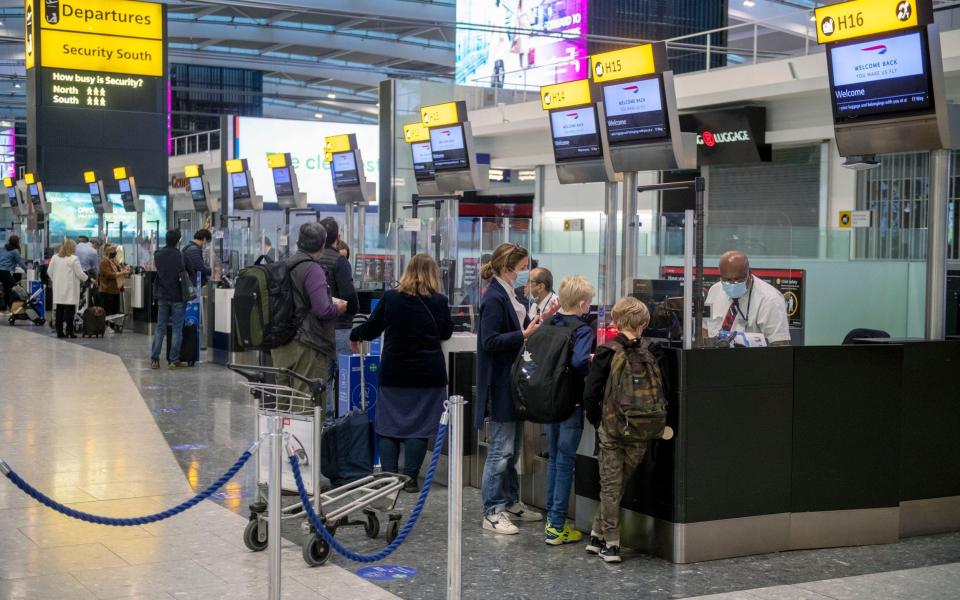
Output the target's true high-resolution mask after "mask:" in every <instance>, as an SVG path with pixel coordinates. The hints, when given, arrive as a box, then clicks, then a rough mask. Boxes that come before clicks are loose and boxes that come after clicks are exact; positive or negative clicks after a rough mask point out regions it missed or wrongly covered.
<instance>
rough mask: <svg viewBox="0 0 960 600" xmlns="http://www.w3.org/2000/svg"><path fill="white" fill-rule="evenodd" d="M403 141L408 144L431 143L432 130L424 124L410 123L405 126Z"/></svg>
mask: <svg viewBox="0 0 960 600" xmlns="http://www.w3.org/2000/svg"><path fill="white" fill-rule="evenodd" d="M403 139H404V141H405V142H407V143H408V144H415V143H417V142H429V141H430V130H429V129H428V128H427V126H426V125H424V124H423V123H409V124H407V125H404V126H403Z"/></svg>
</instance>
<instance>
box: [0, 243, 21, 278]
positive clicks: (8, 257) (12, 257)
mask: <svg viewBox="0 0 960 600" xmlns="http://www.w3.org/2000/svg"><path fill="white" fill-rule="evenodd" d="M17 267H20V268H21V269H23V270H24V271H26V270H27V263H25V262H23V257H22V256H20V251H19V250H17V249H16V248H14V249H13V250H7V248H6V246H0V271H10V272H11V273H12V272H13V270H14V269H16V268H17Z"/></svg>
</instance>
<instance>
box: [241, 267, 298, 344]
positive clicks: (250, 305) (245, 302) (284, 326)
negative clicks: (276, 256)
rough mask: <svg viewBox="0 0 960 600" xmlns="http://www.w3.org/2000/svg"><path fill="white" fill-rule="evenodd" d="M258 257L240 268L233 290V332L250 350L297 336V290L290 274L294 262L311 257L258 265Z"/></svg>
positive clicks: (287, 340)
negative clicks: (244, 267)
mask: <svg viewBox="0 0 960 600" xmlns="http://www.w3.org/2000/svg"><path fill="white" fill-rule="evenodd" d="M262 259H263V257H260V258H258V259H257V262H255V263H254V264H253V266H252V267H247V268H246V269H243V270H241V271H240V273H239V275H237V281H236V284H235V285H234V292H233V301H232V310H233V325H234V332H235V334H236V335H237V336H238V337H239V342H240V344H241V345H242V346H243V347H244V348H246V349H251V350H270V349H273V348H279V347H280V346H283V345H285V344H289V343H290V341H291V340H292V339H293V338H294V336H296V335H297V330H298V329H300V320H299V319H297V305H296V302H295V301H294V294H296V293H297V291H296V289H295V286H294V285H293V279H292V278H291V277H290V274H291V273H292V271H293V269H294V268H296V267H297V266H298V265H301V264H303V263H305V262H310V261H312V260H313V259H312V258H304V259H301V260H298V261H295V262H293V263H290V264H288V263H287V261H285V260H278V261H276V262H272V263H268V264H262V262H263V261H262Z"/></svg>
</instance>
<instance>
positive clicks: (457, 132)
mask: <svg viewBox="0 0 960 600" xmlns="http://www.w3.org/2000/svg"><path fill="white" fill-rule="evenodd" d="M420 121H421V122H422V123H423V124H424V125H425V126H426V127H427V129H428V130H429V132H430V153H431V155H432V158H433V170H434V179H435V181H436V185H437V192H438V193H440V194H449V193H452V192H465V191H472V190H483V189H486V188H487V187H488V186H489V185H490V181H489V177H490V175H489V173H490V165H481V164H480V163H479V162H478V161H477V156H476V153H475V150H474V148H475V146H474V143H473V129H472V128H471V125H470V121H469V120H467V105H466V103H465V102H464V101H462V100H458V101H456V102H447V103H444V104H434V105H431V106H423V107H421V108H420Z"/></svg>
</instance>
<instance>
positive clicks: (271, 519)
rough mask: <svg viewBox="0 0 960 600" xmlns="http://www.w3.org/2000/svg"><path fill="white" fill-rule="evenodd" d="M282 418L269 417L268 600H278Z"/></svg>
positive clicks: (281, 509)
mask: <svg viewBox="0 0 960 600" xmlns="http://www.w3.org/2000/svg"><path fill="white" fill-rule="evenodd" d="M282 478H283V417H281V416H280V415H274V416H272V417H270V484H269V485H270V489H269V490H268V491H267V494H268V503H267V510H268V511H269V516H268V522H267V548H269V551H270V556H269V559H268V560H269V572H268V574H269V586H270V589H269V593H268V596H267V598H269V600H280V595H281V585H280V557H281V544H282V543H283V542H282V540H283V538H282V537H281V536H280V528H281V519H282V514H283V507H282V506H281V505H280V502H281V494H280V487H281V485H282V484H283V481H282ZM314 485H316V483H314Z"/></svg>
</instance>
